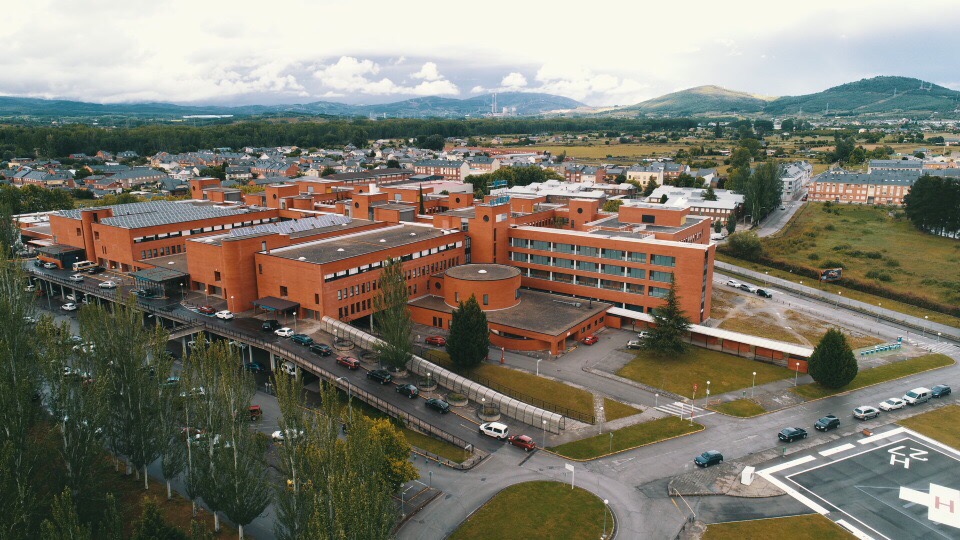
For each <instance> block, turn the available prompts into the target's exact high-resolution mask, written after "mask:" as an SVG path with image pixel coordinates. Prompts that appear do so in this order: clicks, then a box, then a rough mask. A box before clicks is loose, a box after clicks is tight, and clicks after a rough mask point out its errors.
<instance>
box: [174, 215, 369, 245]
mask: <svg viewBox="0 0 960 540" xmlns="http://www.w3.org/2000/svg"><path fill="white" fill-rule="evenodd" d="M369 224H370V222H369V221H367V220H365V219H353V218H350V217H347V216H342V215H340V214H324V215H320V216H315V217H308V218H304V219H297V220H293V221H278V222H275V223H264V224H262V225H254V226H252V227H242V228H235V229H230V232H228V233H226V234H218V235H216V236H204V237H202V238H195V239H194V240H193V241H194V242H204V243H207V244H213V245H218V246H219V245H223V242H231V241H234V240H243V239H245V238H251V237H254V236H267V235H273V234H280V235H284V236H289V237H290V238H303V237H305V236H314V235H317V234H322V233H325V232H329V231H333V230H340V231H349V230H352V229H355V228H357V227H363V226H366V225H369Z"/></svg>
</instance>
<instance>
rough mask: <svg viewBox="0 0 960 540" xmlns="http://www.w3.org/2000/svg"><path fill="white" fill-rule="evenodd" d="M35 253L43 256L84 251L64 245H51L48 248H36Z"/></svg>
mask: <svg viewBox="0 0 960 540" xmlns="http://www.w3.org/2000/svg"><path fill="white" fill-rule="evenodd" d="M37 251H39V252H40V253H43V254H44V255H62V254H64V253H73V252H74V251H86V250H84V249H83V248H81V247H74V246H68V245H66V244H51V245H49V246H41V247H39V248H37Z"/></svg>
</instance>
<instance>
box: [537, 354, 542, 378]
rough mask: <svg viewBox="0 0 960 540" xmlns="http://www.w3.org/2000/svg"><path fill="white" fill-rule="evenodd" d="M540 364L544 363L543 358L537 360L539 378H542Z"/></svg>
mask: <svg viewBox="0 0 960 540" xmlns="http://www.w3.org/2000/svg"><path fill="white" fill-rule="evenodd" d="M540 362H543V358H537V377H539V376H540Z"/></svg>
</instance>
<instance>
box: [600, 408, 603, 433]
mask: <svg viewBox="0 0 960 540" xmlns="http://www.w3.org/2000/svg"><path fill="white" fill-rule="evenodd" d="M600 435H603V405H601V406H600Z"/></svg>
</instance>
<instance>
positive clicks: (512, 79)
mask: <svg viewBox="0 0 960 540" xmlns="http://www.w3.org/2000/svg"><path fill="white" fill-rule="evenodd" d="M526 85H527V78H526V77H524V76H523V73H518V72H516V71H514V72H513V73H510V74H509V75H507V76H506V77H504V78H503V80H501V81H500V86H503V87H506V88H521V87H523V86H526Z"/></svg>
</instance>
